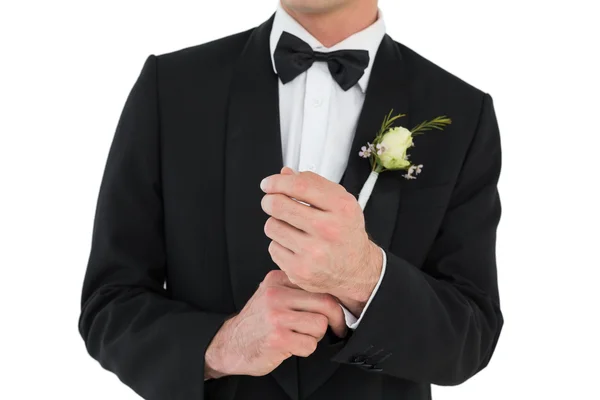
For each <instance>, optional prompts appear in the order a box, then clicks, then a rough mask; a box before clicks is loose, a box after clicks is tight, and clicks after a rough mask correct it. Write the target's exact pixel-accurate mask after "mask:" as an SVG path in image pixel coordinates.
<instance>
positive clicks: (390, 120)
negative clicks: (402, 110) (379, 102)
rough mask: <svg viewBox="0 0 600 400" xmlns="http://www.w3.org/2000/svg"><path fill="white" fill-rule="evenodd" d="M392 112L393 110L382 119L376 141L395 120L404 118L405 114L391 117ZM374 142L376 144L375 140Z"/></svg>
mask: <svg viewBox="0 0 600 400" xmlns="http://www.w3.org/2000/svg"><path fill="white" fill-rule="evenodd" d="M393 112H394V110H393V109H391V110H390V113H389V114H388V115H386V116H385V118H384V119H383V123H382V124H381V130H380V131H379V133H378V134H377V138H376V139H380V138H381V137H382V136H383V134H384V133H385V132H386V131H387V130H388V129H389V128H390V127H391V126H392V124H393V123H394V121H395V120H397V119H398V118H402V117H406V114H398V115H395V116H393V117H392V113H393ZM375 142H376V143H377V140H375Z"/></svg>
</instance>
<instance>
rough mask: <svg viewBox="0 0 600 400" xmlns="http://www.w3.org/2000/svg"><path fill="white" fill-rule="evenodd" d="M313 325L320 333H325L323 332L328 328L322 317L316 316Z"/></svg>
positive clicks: (324, 318)
mask: <svg viewBox="0 0 600 400" xmlns="http://www.w3.org/2000/svg"><path fill="white" fill-rule="evenodd" d="M314 323H315V325H316V327H317V329H318V330H319V332H321V333H325V331H327V327H328V326H329V320H328V319H327V317H326V316H324V315H318V316H317V317H316V318H315V321H314Z"/></svg>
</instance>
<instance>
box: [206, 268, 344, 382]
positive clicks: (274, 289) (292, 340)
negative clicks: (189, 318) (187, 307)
mask: <svg viewBox="0 0 600 400" xmlns="http://www.w3.org/2000/svg"><path fill="white" fill-rule="evenodd" d="M327 326H331V328H332V330H333V332H334V333H335V334H336V335H337V336H340V337H343V336H344V335H345V333H346V322H345V320H344V315H343V313H342V309H341V308H340V306H339V305H338V303H337V301H336V300H335V299H334V298H333V297H332V296H330V295H327V294H315V293H309V292H306V291H304V290H302V289H299V288H298V287H297V286H296V285H294V284H292V283H291V282H290V281H289V279H288V278H287V276H286V275H285V273H284V272H282V271H280V270H276V271H271V272H269V273H268V274H267V276H266V278H265V279H264V280H263V282H262V283H261V284H260V286H259V288H258V290H257V291H256V292H255V293H254V295H253V296H252V298H250V300H248V303H246V305H245V306H244V308H243V309H242V311H241V312H240V313H239V314H237V315H236V316H235V317H233V318H231V319H229V320H227V321H226V322H225V323H224V324H223V326H222V327H221V329H220V330H219V331H218V332H217V334H216V335H215V337H214V338H213V340H212V342H211V343H210V345H209V346H208V349H207V350H206V355H205V360H206V362H205V364H206V370H205V379H206V378H220V377H222V376H225V375H253V376H262V375H266V374H268V373H270V372H271V371H273V370H274V369H275V368H277V367H278V366H279V365H280V364H281V363H282V362H283V361H284V360H285V359H286V358H288V357H291V356H292V355H295V356H299V357H308V356H309V355H311V354H312V353H313V352H314V351H315V349H316V348H317V342H318V341H320V340H321V339H322V338H323V336H324V335H325V332H326V331H327Z"/></svg>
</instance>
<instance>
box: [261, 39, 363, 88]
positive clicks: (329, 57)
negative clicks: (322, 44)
mask: <svg viewBox="0 0 600 400" xmlns="http://www.w3.org/2000/svg"><path fill="white" fill-rule="evenodd" d="M273 58H274V60H275V68H277V73H278V74H279V78H280V79H281V81H282V82H283V83H284V84H285V83H288V82H290V81H292V80H293V79H294V78H296V77H297V76H298V75H300V74H301V73H303V72H304V71H306V70H307V69H309V68H310V67H311V66H312V65H313V63H314V62H315V61H322V62H326V63H327V66H328V68H329V72H331V76H332V77H333V79H334V80H335V81H336V82H337V83H338V84H339V85H340V87H341V88H342V89H343V90H344V91H347V90H348V89H350V88H351V87H352V86H354V85H356V83H357V82H358V81H359V80H360V78H361V77H362V76H363V75H364V73H365V68H367V67H368V66H369V52H368V51H367V50H337V51H332V52H329V53H323V52H320V51H314V50H313V49H312V48H311V47H310V45H309V44H308V43H306V42H305V41H304V40H302V39H300V38H299V37H297V36H294V35H292V34H291V33H288V32H283V33H282V34H281V37H280V38H279V42H277V47H276V49H275V53H274V54H273Z"/></svg>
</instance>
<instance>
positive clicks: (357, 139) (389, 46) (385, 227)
mask: <svg viewBox="0 0 600 400" xmlns="http://www.w3.org/2000/svg"><path fill="white" fill-rule="evenodd" d="M406 79H407V78H406V67H405V65H404V63H403V62H402V55H401V53H400V49H399V47H398V45H397V44H396V43H395V42H394V40H393V39H392V38H391V37H390V36H388V35H385V36H384V38H383V40H382V42H381V46H380V47H379V51H378V52H377V56H376V58H375V63H374V64H373V71H372V73H371V78H370V80H369V86H368V88H367V94H366V97H365V102H364V105H363V109H362V112H361V115H360V118H359V120H358V125H357V128H356V134H355V136H354V140H353V143H352V149H351V152H350V155H349V159H348V166H347V168H346V172H345V173H344V177H343V180H342V182H341V184H342V185H343V186H344V187H345V188H346V190H348V192H350V193H352V194H353V195H354V196H356V197H357V198H358V193H359V192H360V189H361V188H362V185H363V184H364V183H365V181H366V180H367V178H368V177H369V173H370V172H371V166H370V164H369V162H368V161H367V160H365V159H364V158H361V157H359V155H358V152H359V151H360V148H361V146H365V145H366V143H367V142H370V143H372V142H373V139H374V138H375V135H376V134H377V132H378V130H379V128H380V127H381V123H382V121H383V118H384V117H385V116H386V115H387V114H388V113H389V112H390V110H392V109H393V110H394V115H395V114H399V113H402V114H407V115H406V116H405V117H402V118H400V119H398V120H396V122H395V123H394V126H399V125H401V126H404V127H407V128H408V129H410V128H411V127H412V125H411V121H410V118H409V117H410V113H409V110H408V108H409V99H408V88H407V84H406ZM403 174H404V172H403V171H385V172H383V173H381V174H380V175H379V178H378V179H377V183H376V184H375V188H374V190H373V193H372V194H371V198H370V199H369V202H368V203H367V206H366V207H365V210H364V214H365V224H366V229H367V232H368V233H369V235H370V236H371V239H372V240H373V241H374V242H375V243H377V244H378V245H379V246H381V247H383V248H384V249H385V248H387V247H389V245H390V242H391V239H392V235H393V233H394V227H395V224H396V215H397V212H398V207H399V200H400V191H401V186H402V182H403V181H404V178H402V175H403Z"/></svg>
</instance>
